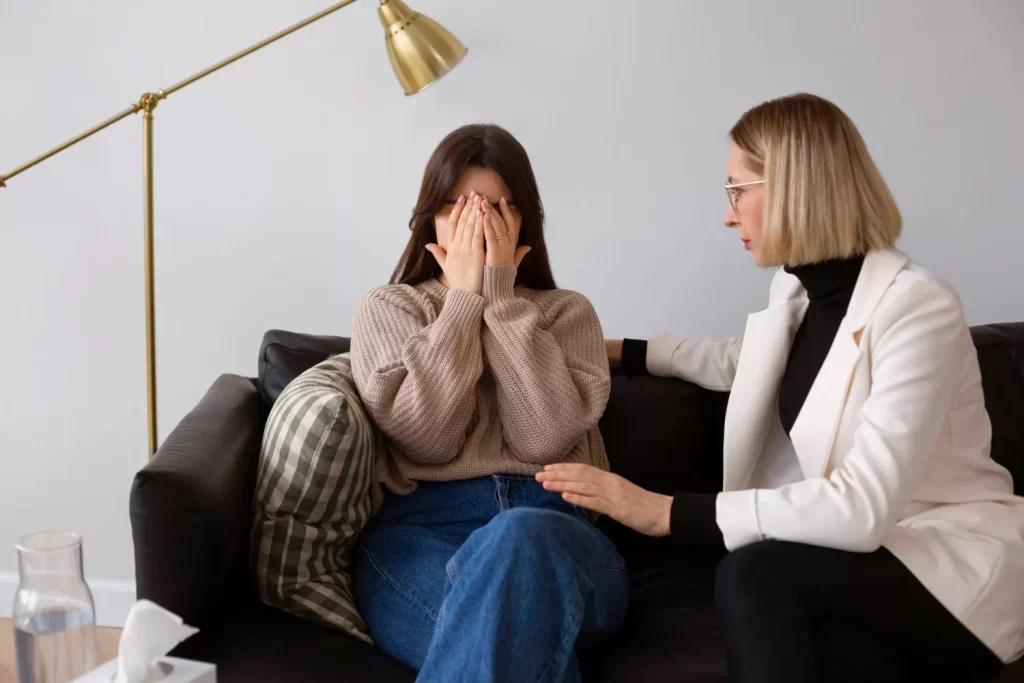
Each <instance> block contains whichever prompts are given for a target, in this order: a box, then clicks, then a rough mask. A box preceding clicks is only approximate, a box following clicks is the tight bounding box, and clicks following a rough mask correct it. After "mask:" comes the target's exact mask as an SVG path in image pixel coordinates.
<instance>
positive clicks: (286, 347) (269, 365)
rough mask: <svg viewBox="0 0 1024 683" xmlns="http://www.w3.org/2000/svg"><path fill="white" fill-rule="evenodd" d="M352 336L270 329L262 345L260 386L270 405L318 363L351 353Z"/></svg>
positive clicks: (257, 384) (258, 382)
mask: <svg viewBox="0 0 1024 683" xmlns="http://www.w3.org/2000/svg"><path fill="white" fill-rule="evenodd" d="M350 345H351V344H350V342H349V339H348V337H327V336H321V335H314V334H299V333H296V332H285V331H283V330H270V331H269V332H267V333H266V334H265V335H263V343H262V344H260V358H259V378H258V379H257V381H256V386H257V387H258V388H259V390H260V395H261V396H263V400H264V401H265V402H266V404H267V406H272V405H274V401H276V400H277V397H278V396H280V395H281V392H282V391H284V388H285V387H286V386H288V384H289V383H290V382H291V381H292V380H293V379H295V378H296V377H298V376H299V375H301V374H302V373H303V372H305V371H306V370H309V369H310V368H311V367H313V366H314V365H316V364H317V363H319V362H321V361H324V360H326V359H327V358H329V357H331V356H334V355H337V354H339V353H348V350H349V347H350Z"/></svg>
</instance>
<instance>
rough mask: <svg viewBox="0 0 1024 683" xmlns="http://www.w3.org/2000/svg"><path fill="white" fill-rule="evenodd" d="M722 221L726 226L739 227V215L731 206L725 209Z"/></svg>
mask: <svg viewBox="0 0 1024 683" xmlns="http://www.w3.org/2000/svg"><path fill="white" fill-rule="evenodd" d="M723 223H724V224H725V227H727V228H738V227H740V217H739V216H737V215H736V212H735V211H734V210H733V208H732V207H731V206H730V207H729V208H727V209H726V210H725V219H724V221H723Z"/></svg>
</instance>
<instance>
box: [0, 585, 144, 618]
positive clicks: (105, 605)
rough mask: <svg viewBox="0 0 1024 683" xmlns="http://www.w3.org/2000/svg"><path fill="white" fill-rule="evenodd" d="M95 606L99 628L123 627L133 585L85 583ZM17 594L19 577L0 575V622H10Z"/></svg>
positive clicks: (132, 602)
mask: <svg viewBox="0 0 1024 683" xmlns="http://www.w3.org/2000/svg"><path fill="white" fill-rule="evenodd" d="M87 582H88V584H89V588H90V589H91V590H92V599H93V602H94V603H96V624H97V625H98V626H113V627H116V628H121V627H122V626H124V622H125V619H127V618H128V612H129V610H131V608H132V605H134V604H135V582H134V581H132V580H130V579H87ZM17 590H18V575H17V574H15V573H14V572H0V619H10V618H11V609H12V608H13V606H14V593H15V592H16V591H17Z"/></svg>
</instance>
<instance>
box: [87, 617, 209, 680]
mask: <svg viewBox="0 0 1024 683" xmlns="http://www.w3.org/2000/svg"><path fill="white" fill-rule="evenodd" d="M198 632H199V631H198V629H194V628H192V627H191V626H186V625H185V624H184V622H183V621H182V619H181V617H179V616H178V615H176V614H172V613H171V612H168V611H167V610H165V609H164V608H163V607H160V606H159V605H157V604H156V603H154V602H150V601H149V600H139V601H138V602H137V603H135V605H134V606H133V607H132V610H131V612H129V613H128V619H127V621H126V622H125V625H124V631H123V632H122V633H121V642H120V644H119V646H118V651H117V659H112V660H110V661H109V662H107V663H106V664H104V665H103V666H101V667H99V668H98V669H93V670H92V671H90V672H89V673H87V674H85V675H84V676H80V677H78V678H76V679H75V680H74V681H72V683H217V667H216V666H214V665H213V664H207V663H205V662H194V661H192V660H189V659H179V658H177V657H167V656H166V655H167V653H168V652H170V651H171V649H172V648H173V647H174V646H176V645H177V644H178V643H180V642H182V641H183V640H185V639H186V638H189V637H191V636H193V635H195V634H196V633H198Z"/></svg>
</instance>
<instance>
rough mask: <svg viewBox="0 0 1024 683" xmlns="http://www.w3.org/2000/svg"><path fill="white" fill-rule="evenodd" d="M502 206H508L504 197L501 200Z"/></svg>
mask: <svg viewBox="0 0 1024 683" xmlns="http://www.w3.org/2000/svg"><path fill="white" fill-rule="evenodd" d="M501 205H502V206H508V202H506V201H505V198H504V197H502V198H501Z"/></svg>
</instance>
